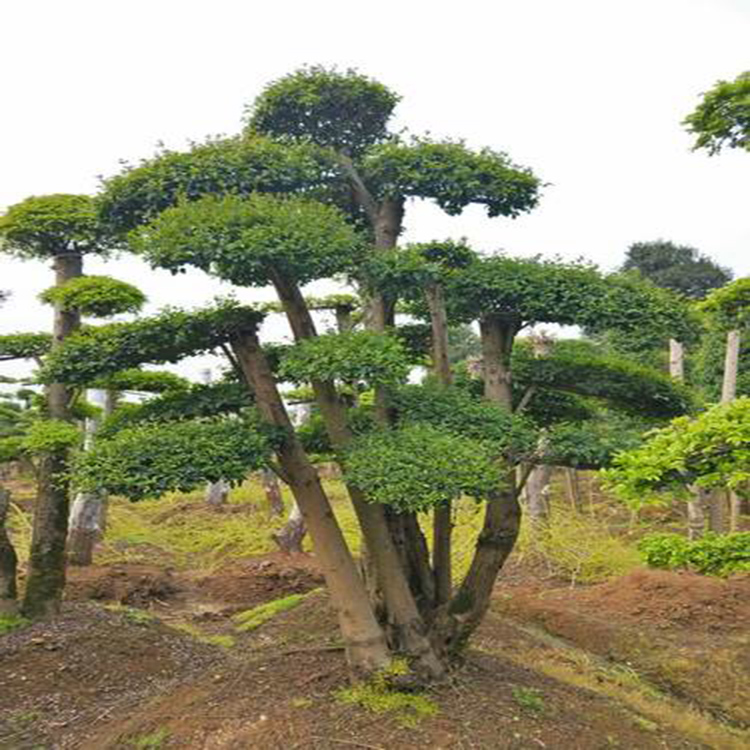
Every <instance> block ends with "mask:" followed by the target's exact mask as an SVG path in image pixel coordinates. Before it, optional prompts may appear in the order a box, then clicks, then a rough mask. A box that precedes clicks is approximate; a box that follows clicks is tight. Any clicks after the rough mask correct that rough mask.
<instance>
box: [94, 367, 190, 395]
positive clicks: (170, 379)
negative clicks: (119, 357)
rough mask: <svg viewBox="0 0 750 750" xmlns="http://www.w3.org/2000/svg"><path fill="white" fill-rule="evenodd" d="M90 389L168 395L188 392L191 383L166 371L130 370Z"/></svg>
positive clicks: (105, 379)
mask: <svg viewBox="0 0 750 750" xmlns="http://www.w3.org/2000/svg"><path fill="white" fill-rule="evenodd" d="M90 387H91V388H102V389H104V390H110V391H132V392H134V393H166V392H168V391H184V390H187V389H188V388H189V387H190V381H189V380H187V379H186V378H183V377H181V376H180V375H175V373H173V372H167V371H165V370H139V369H130V370H122V371H121V372H116V373H114V374H113V375H107V376H106V377H103V378H99V379H98V380H96V381H94V382H93V383H92V384H91V386H90Z"/></svg>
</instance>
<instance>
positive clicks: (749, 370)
mask: <svg viewBox="0 0 750 750" xmlns="http://www.w3.org/2000/svg"><path fill="white" fill-rule="evenodd" d="M726 345H727V336H726V332H725V331H724V330H722V328H721V327H720V326H719V325H718V324H717V323H716V322H715V321H712V322H711V324H710V325H709V326H708V327H707V330H706V334H705V336H703V338H702V339H701V343H700V348H699V349H698V350H697V351H696V352H695V354H694V356H693V357H692V359H691V361H690V364H691V369H690V381H691V382H693V383H695V385H697V386H699V387H700V389H701V393H702V395H703V397H704V399H705V400H706V401H707V402H709V403H716V402H718V401H719V400H720V399H721V389H722V382H723V379H724V356H725V353H726ZM737 370H738V372H737V395H738V396H750V336H747V335H746V334H745V335H742V336H741V337H740V351H739V361H738V368H737Z"/></svg>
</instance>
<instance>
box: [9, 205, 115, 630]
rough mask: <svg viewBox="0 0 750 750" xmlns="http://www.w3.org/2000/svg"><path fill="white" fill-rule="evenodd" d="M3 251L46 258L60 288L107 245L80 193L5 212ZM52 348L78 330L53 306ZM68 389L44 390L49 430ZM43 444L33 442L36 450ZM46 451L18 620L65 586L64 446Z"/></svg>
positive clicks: (72, 312) (39, 611) (49, 605)
mask: <svg viewBox="0 0 750 750" xmlns="http://www.w3.org/2000/svg"><path fill="white" fill-rule="evenodd" d="M0 239H1V241H2V250H3V251H4V252H7V253H10V254H11V255H13V256H15V257H18V258H27V259H30V258H34V259H37V260H50V261H52V267H53V270H54V273H55V285H56V286H59V287H62V286H63V285H65V284H66V283H68V282H70V281H71V280H73V279H76V278H77V277H79V276H81V274H82V263H83V256H84V255H85V254H88V253H98V254H101V253H102V252H104V251H105V250H106V249H107V241H106V238H105V236H104V234H103V233H102V231H101V225H100V224H99V222H98V219H97V215H96V211H95V209H94V204H93V201H92V199H91V198H89V197H88V196H85V195H49V196H41V197H32V198H28V199H26V200H25V201H22V202H21V203H18V204H16V205H14V206H11V207H10V208H9V209H8V211H7V212H6V213H5V214H4V215H3V216H2V217H1V218H0ZM54 308H55V312H54V328H53V336H52V345H51V346H52V350H53V351H54V350H55V349H56V348H58V347H60V346H61V345H62V343H63V342H64V340H65V339H66V338H67V337H68V336H69V335H70V334H71V333H72V332H73V331H75V330H76V329H77V328H78V326H79V324H80V316H79V313H78V311H77V310H76V309H75V308H70V307H66V306H65V305H64V304H63V303H62V302H57V301H55V302H54ZM72 395H73V394H72V392H71V390H70V388H69V387H68V386H67V385H66V384H65V383H61V382H52V383H49V384H48V385H47V389H46V400H47V415H46V416H47V418H48V419H49V420H50V425H51V428H52V429H53V430H56V429H57V427H56V426H57V425H61V424H66V423H70V421H71V412H70V404H71V402H72ZM43 444H44V441H41V442H40V445H43ZM47 445H48V447H49V448H50V450H49V452H48V453H45V454H42V455H41V457H40V459H39V466H38V476H37V500H36V504H35V506H34V529H33V535H32V542H31V552H30V556H29V571H28V578H27V583H26V592H25V597H24V601H23V607H22V609H23V612H24V614H26V615H28V616H32V617H37V616H43V615H47V614H54V613H55V612H57V611H58V610H59V607H60V600H61V596H62V590H63V587H64V584H65V540H66V537H67V530H68V479H67V471H66V467H67V452H68V449H69V447H70V446H69V445H68V444H66V443H65V441H59V440H50V441H49V442H48V443H47Z"/></svg>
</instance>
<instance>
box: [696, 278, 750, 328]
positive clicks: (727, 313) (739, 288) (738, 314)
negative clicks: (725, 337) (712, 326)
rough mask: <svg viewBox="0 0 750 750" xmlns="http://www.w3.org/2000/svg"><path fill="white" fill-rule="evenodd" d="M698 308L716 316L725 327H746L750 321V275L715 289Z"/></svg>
mask: <svg viewBox="0 0 750 750" xmlns="http://www.w3.org/2000/svg"><path fill="white" fill-rule="evenodd" d="M698 309H699V310H702V311H703V312H707V313H709V314H711V315H714V316H716V320H717V322H718V323H719V325H721V326H722V327H724V328H744V327H747V326H748V323H750V276H745V277H744V278H742V279H737V280H736V281H733V282H731V283H730V284H727V285H726V286H723V287H721V288H720V289H714V291H713V292H711V293H710V294H709V295H708V296H707V297H706V299H705V300H703V302H701V303H700V304H699V305H698Z"/></svg>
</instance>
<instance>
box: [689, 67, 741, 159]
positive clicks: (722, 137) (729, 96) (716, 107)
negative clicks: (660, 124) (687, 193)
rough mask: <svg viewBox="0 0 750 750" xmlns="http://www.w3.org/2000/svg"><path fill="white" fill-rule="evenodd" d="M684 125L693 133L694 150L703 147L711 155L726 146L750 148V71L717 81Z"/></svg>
mask: <svg viewBox="0 0 750 750" xmlns="http://www.w3.org/2000/svg"><path fill="white" fill-rule="evenodd" d="M683 125H685V127H686V128H687V130H688V132H690V133H692V134H693V135H695V136H696V139H695V143H694V144H693V150H696V149H699V148H705V149H707V150H708V153H709V154H711V155H712V156H713V155H715V154H718V153H719V152H720V151H721V149H722V148H725V147H726V148H741V149H744V150H745V151H750V71H746V72H744V73H740V74H739V75H738V76H737V78H735V79H734V81H718V82H717V83H716V85H715V86H714V87H713V88H712V89H710V90H709V91H707V92H706V93H705V94H704V95H703V100H702V101H701V103H700V104H699V105H698V106H697V107H696V108H695V110H694V111H693V112H691V113H690V114H689V115H688V116H687V117H686V118H685V119H684V120H683Z"/></svg>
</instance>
